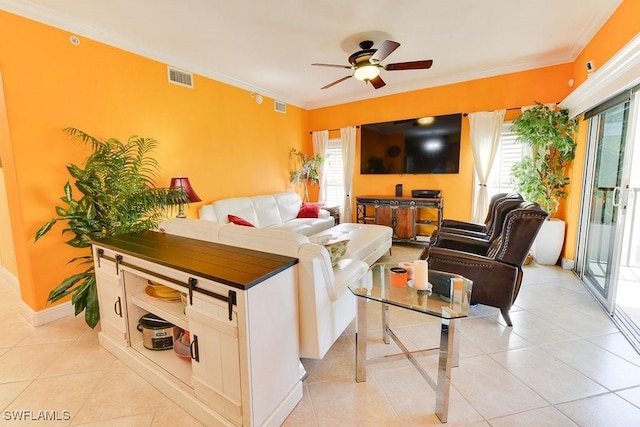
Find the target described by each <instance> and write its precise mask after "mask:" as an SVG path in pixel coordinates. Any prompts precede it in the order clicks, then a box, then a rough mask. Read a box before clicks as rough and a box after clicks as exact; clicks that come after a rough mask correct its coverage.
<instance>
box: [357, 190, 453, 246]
mask: <svg viewBox="0 0 640 427" xmlns="http://www.w3.org/2000/svg"><path fill="white" fill-rule="evenodd" d="M443 204H444V199H443V198H442V197H438V198H420V197H402V196H399V197H396V196H359V197H356V222H359V223H361V224H380V225H387V226H389V227H391V228H392V229H393V241H394V242H407V243H419V244H428V243H429V240H430V238H431V234H432V233H433V232H434V231H435V230H437V229H438V228H440V224H441V223H442V209H443Z"/></svg>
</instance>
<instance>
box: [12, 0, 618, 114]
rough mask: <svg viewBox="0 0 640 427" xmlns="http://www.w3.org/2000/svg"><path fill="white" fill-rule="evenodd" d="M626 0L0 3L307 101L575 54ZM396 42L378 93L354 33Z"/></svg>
mask: <svg viewBox="0 0 640 427" xmlns="http://www.w3.org/2000/svg"><path fill="white" fill-rule="evenodd" d="M621 1H622V0H313V1H305V0H279V1H265V0H182V1H175V0H173V1H168V0H91V1H89V0H0V9H4V10H7V11H9V12H12V13H16V14H19V15H22V16H26V17H28V18H31V19H34V20H36V21H40V22H44V23H47V24H50V25H53V26H56V27H59V28H62V29H65V30H67V31H69V32H71V33H74V34H76V35H78V36H81V37H89V38H91V39H95V40H99V41H102V42H104V43H107V44H110V45H113V46H117V47H120V48H122V49H125V50H128V51H131V52H135V53H138V54H141V55H143V56H146V57H150V58H153V59H155V60H158V61H161V62H164V63H167V64H171V65H173V66H176V67H179V68H182V69H185V70H187V71H191V72H194V73H196V74H200V75H204V76H207V77H211V78H213V79H216V80H219V81H223V82H226V83H230V84H233V85H235V86H239V87H241V88H245V89H247V90H249V91H251V92H256V93H260V94H263V95H266V96H269V97H273V98H276V99H278V100H281V101H284V102H288V103H290V104H294V105H297V106H300V107H304V108H309V109H311V108H317V107H322V106H328V105H334V104H340V103H344V102H348V101H355V100H360V99H367V98H372V97H376V96H384V95H389V94H393V93H399V92H405V91H409V90H415V89H420V88H427V87H433V86H439V85H443V84H448V83H455V82H460V81H465V80H471V79H477V78H482V77H488V76H493V75H499V74H504V73H509V72H516V71H521V70H527V69H533V68H539V67H544V66H549V65H555V64H561V63H566V62H572V61H574V60H575V58H576V57H577V55H578V54H579V53H580V51H581V50H582V49H583V48H584V46H585V45H586V44H587V43H588V42H589V40H590V39H591V38H592V37H593V35H594V34H595V33H596V32H597V30H598V29H599V28H600V27H601V26H602V24H603V23H604V22H605V21H606V20H607V19H608V18H609V16H611V14H612V13H613V12H614V11H615V9H616V8H617V7H618V5H619V4H620V3H621ZM365 39H371V40H373V41H374V42H375V45H374V48H376V47H378V46H379V45H380V44H381V43H382V42H383V41H384V40H386V39H390V40H395V41H397V42H399V43H401V46H400V47H399V48H398V49H397V50H396V51H395V52H393V53H392V54H391V55H390V56H389V57H388V58H387V59H386V60H384V61H383V63H382V65H384V64H387V63H395V62H404V61H415V60H422V59H433V61H434V64H433V67H432V68H431V69H430V70H410V71H385V70H382V74H381V77H383V79H384V80H385V81H386V83H387V85H386V86H385V87H383V88H381V89H378V90H375V89H373V87H372V86H371V85H365V83H363V82H360V81H358V80H356V79H348V80H346V81H344V82H342V83H340V84H338V85H336V86H333V87H332V88H329V89H325V90H321V89H320V88H321V87H322V86H324V85H326V84H328V83H330V82H332V81H334V80H337V79H339V78H341V77H343V76H345V75H348V74H349V73H350V71H349V70H345V69H339V68H326V67H312V66H311V63H314V62H321V63H332V64H344V65H348V62H347V57H348V56H349V55H350V54H352V53H353V52H355V51H357V50H359V48H358V42H360V41H361V40H365Z"/></svg>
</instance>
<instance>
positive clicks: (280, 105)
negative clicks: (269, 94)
mask: <svg viewBox="0 0 640 427" xmlns="http://www.w3.org/2000/svg"><path fill="white" fill-rule="evenodd" d="M273 108H274V110H276V111H277V112H278V113H282V114H287V104H285V103H284V102H282V101H275V100H274V101H273Z"/></svg>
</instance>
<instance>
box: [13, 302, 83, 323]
mask: <svg viewBox="0 0 640 427" xmlns="http://www.w3.org/2000/svg"><path fill="white" fill-rule="evenodd" d="M20 308H21V313H22V315H23V316H24V318H25V319H27V320H28V321H29V322H30V323H31V324H32V325H33V326H41V325H44V324H47V323H49V322H53V321H54V320H58V319H62V318H63V317H67V316H73V315H74V313H75V311H74V309H73V304H71V301H67V302H64V303H62V304H59V305H55V306H53V307H49V308H45V309H44V310H40V311H34V310H33V309H32V308H31V307H29V305H27V303H25V302H24V301H20Z"/></svg>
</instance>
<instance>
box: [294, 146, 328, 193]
mask: <svg viewBox="0 0 640 427" xmlns="http://www.w3.org/2000/svg"><path fill="white" fill-rule="evenodd" d="M289 157H290V158H291V159H293V160H295V161H296V162H297V168H295V169H294V170H292V171H291V173H290V174H289V182H291V183H293V184H304V201H305V202H308V201H309V189H308V188H307V183H308V182H311V183H312V184H317V183H318V182H319V179H320V168H321V167H322V164H323V163H324V157H322V156H321V155H319V154H316V155H315V156H312V157H309V156H307V155H306V154H304V153H303V152H302V151H299V150H296V149H295V148H292V149H291V151H290V152H289Z"/></svg>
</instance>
